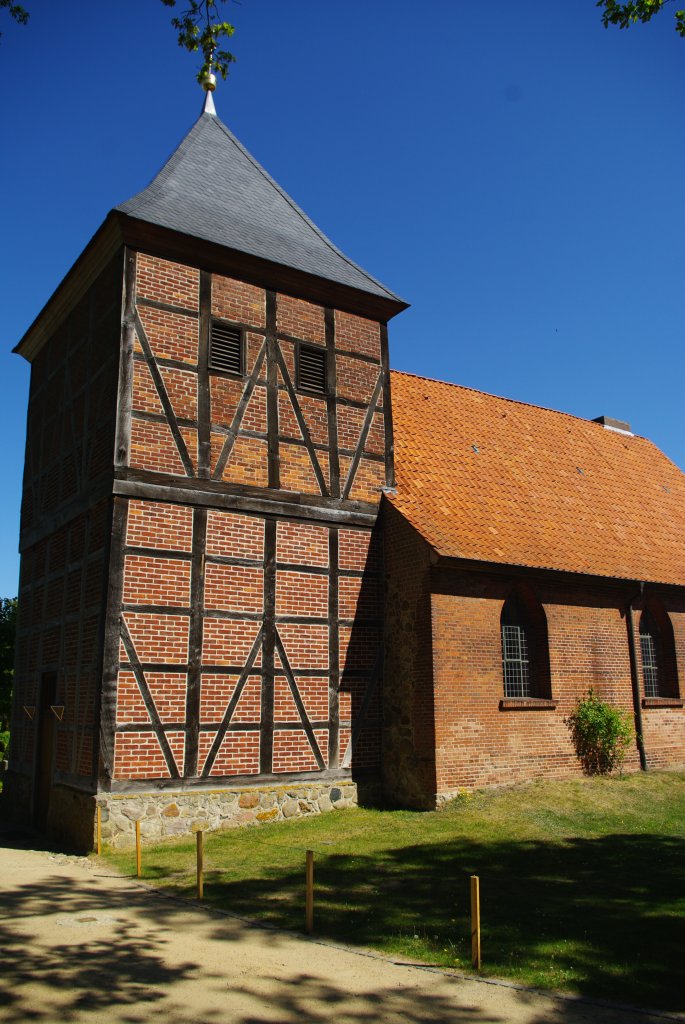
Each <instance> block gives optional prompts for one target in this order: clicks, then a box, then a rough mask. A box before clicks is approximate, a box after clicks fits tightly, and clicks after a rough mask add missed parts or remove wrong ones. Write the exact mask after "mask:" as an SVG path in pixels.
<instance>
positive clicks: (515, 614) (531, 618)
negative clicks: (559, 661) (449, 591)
mask: <svg viewBox="0 0 685 1024" xmlns="http://www.w3.org/2000/svg"><path fill="white" fill-rule="evenodd" d="M500 629H501V635H502V675H503V677H504V696H505V698H508V697H513V698H517V697H518V698H523V699H532V700H551V699H552V678H551V674H550V665H549V641H548V636H547V617H546V615H545V609H544V608H543V606H542V604H541V602H540V600H539V598H538V597H537V595H536V594H535V592H534V591H533V590H532V588H531V587H530V586H528V585H527V584H521V585H519V586H517V587H516V588H515V589H514V590H513V592H512V593H511V594H510V595H509V597H508V598H507V600H506V601H505V602H504V604H503V605H502V615H501V618H500Z"/></svg>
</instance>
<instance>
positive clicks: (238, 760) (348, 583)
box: [7, 94, 406, 847]
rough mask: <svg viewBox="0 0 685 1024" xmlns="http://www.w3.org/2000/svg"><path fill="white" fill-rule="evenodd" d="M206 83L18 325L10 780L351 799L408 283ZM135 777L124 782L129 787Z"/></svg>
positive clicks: (78, 787) (160, 806)
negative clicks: (179, 137) (24, 408)
mask: <svg viewBox="0 0 685 1024" xmlns="http://www.w3.org/2000/svg"><path fill="white" fill-rule="evenodd" d="M405 305H406V304H405V303H403V302H402V301H401V300H400V299H398V298H397V296H395V295H393V294H392V293H391V292H389V291H388V290H387V289H386V288H385V287H383V286H382V285H381V284H379V283H378V282H377V281H376V280H374V279H373V278H371V277H370V276H369V275H368V274H366V273H365V272H364V271H363V270H362V269H360V268H359V267H358V266H356V265H355V264H354V263H353V262H351V261H350V260H349V259H347V258H346V257H345V256H344V255H343V254H342V253H341V252H340V251H339V250H338V249H336V248H335V246H334V245H333V244H332V243H331V242H330V241H329V240H328V239H327V238H326V237H325V236H324V235H323V234H322V233H321V232H320V231H319V230H318V228H316V226H315V225H314V224H313V223H312V222H311V221H310V220H309V219H308V218H307V217H306V216H305V214H304V213H303V212H302V211H301V210H300V209H299V208H298V207H297V206H296V204H295V203H294V202H293V201H292V200H291V199H290V198H289V197H288V196H287V195H286V194H285V193H284V192H283V191H282V189H280V188H279V186H278V185H277V184H276V183H275V182H274V181H273V180H272V179H271V178H270V177H269V175H268V174H267V173H266V172H265V171H264V170H263V169H262V168H261V167H260V166H259V165H258V164H257V163H256V161H255V160H254V159H253V158H252V157H251V156H250V154H249V153H247V152H246V151H245V149H244V148H243V147H242V146H241V145H240V143H239V142H238V141H237V139H236V138H235V137H234V136H233V135H232V134H231V132H230V131H229V130H228V129H227V128H226V126H225V125H224V124H223V123H222V122H221V121H220V120H219V119H218V117H217V116H216V114H215V112H214V106H213V103H212V100H211V94H208V97H207V102H206V104H205V108H204V110H203V112H202V114H201V116H200V118H199V120H198V121H197V122H196V124H195V125H194V126H193V128H192V129H191V131H190V132H189V134H188V135H187V136H186V137H185V139H184V140H183V142H182V143H181V145H180V146H179V148H178V149H177V150H176V152H175V153H174V154H173V156H172V157H171V158H170V160H169V161H168V162H167V164H166V165H165V166H164V167H163V169H162V170H161V172H160V173H159V174H158V175H157V177H156V178H155V179H154V181H153V182H152V183H151V184H150V185H149V186H148V188H146V189H145V190H144V191H143V192H141V193H140V194H139V195H137V196H136V197H134V198H133V199H131V200H129V201H128V202H126V203H123V204H122V205H121V206H119V207H117V208H116V209H115V210H113V211H112V212H111V213H110V214H109V216H108V217H107V219H106V220H105V222H104V224H103V225H102V227H101V228H100V230H99V231H98V232H97V234H96V235H95V236H94V238H93V239H92V241H91V242H90V244H89V245H88V247H87V248H86V250H85V251H84V253H83V254H82V256H81V257H80V258H79V260H78V261H77V263H76V264H75V265H74V267H73V269H72V270H71V272H70V273H69V275H68V276H67V278H66V279H65V280H64V281H63V282H62V284H61V285H60V287H59V288H58V290H57V291H56V292H55V294H54V295H53V297H52V299H51V300H50V302H49V303H48V304H47V306H46V307H45V309H44V310H43V311H42V313H41V314H40V316H39V317H38V319H37V320H36V321H35V323H34V324H33V325H32V327H31V328H30V329H29V331H28V332H27V334H26V335H25V337H24V338H23V339H22V341H21V342H20V344H19V346H18V348H17V351H18V352H20V353H21V354H22V355H23V356H24V357H25V358H26V359H28V360H29V361H30V362H31V366H32V373H31V394H30V412H29V420H28V435H27V459H26V471H25V478H24V496H23V507H22V527H21V551H22V569H21V583H20V614H19V636H18V658H17V672H16V707H15V714H14V721H13V727H12V729H13V731H12V759H11V765H10V773H9V776H8V780H7V790H8V792H9V796H10V799H11V800H12V801H13V802H14V803H15V804H16V805H17V806H19V805H21V806H23V807H24V808H25V810H27V811H28V809H29V808H31V813H32V814H33V816H34V819H35V820H37V821H38V823H39V824H41V825H43V826H47V828H48V830H49V831H52V832H53V833H55V832H56V833H61V834H64V835H67V836H69V837H71V839H72V840H76V841H77V842H78V843H80V845H82V846H86V847H87V846H89V845H90V843H91V841H92V835H93V821H94V813H95V803H96V800H98V801H99V802H100V804H101V805H102V806H103V811H104V822H105V835H106V836H107V835H109V836H111V838H112V839H116V837H117V835H120V836H123V837H126V834H127V832H128V833H130V831H131V829H132V821H133V819H135V818H143V819H144V824H143V829H144V830H145V829H147V830H148V831H149V832H150V833H151V834H167V833H173V832H179V831H184V830H188V829H190V828H191V827H192V826H193V823H194V822H196V821H197V820H207V821H208V823H210V824H220V823H221V822H227V821H231V820H234V821H235V820H237V821H244V820H252V819H255V818H256V819H259V820H268V819H270V818H275V817H279V816H284V815H285V816H290V815H292V814H296V813H303V812H307V811H311V810H317V809H324V808H327V807H329V806H331V804H336V803H337V804H343V805H344V804H347V803H349V802H351V801H353V800H354V798H355V787H356V784H357V782H358V781H360V780H362V779H363V778H364V777H365V776H368V777H371V778H373V777H374V775H376V774H377V771H378V765H379V755H380V737H379V687H378V686H377V683H378V680H379V677H380V673H381V661H382V652H381V624H382V623H381V620H382V586H381V576H380V572H381V562H380V559H381V550H380V545H379V543H378V539H377V537H376V534H375V532H374V526H375V524H376V517H377V511H378V506H379V501H380V498H381V493H382V491H383V489H384V488H385V487H388V486H392V484H393V458H392V426H391V416H390V401H389V374H388V349H387V326H386V325H387V321H388V320H389V319H390V318H391V317H392V316H393V315H395V314H396V313H397V312H399V311H400V310H402V309H403V308H405ZM143 796H144V799H143Z"/></svg>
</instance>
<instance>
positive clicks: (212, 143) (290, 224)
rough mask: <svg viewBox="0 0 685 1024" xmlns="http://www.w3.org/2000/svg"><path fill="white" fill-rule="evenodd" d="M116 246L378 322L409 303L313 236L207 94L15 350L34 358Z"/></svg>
mask: <svg viewBox="0 0 685 1024" xmlns="http://www.w3.org/2000/svg"><path fill="white" fill-rule="evenodd" d="M122 245H125V246H131V247H132V248H133V249H139V250H141V251H143V252H148V253H150V254H151V255H155V256H160V257H162V258H164V259H170V260H176V261H177V262H179V263H184V262H185V263H191V264H193V265H195V266H203V267H205V269H208V270H212V271H214V272H215V273H219V274H227V275H229V276H234V277H240V278H244V279H246V280H251V281H253V282H255V283H259V284H261V285H262V286H264V287H267V288H275V289H277V290H281V291H285V292H287V293H288V294H290V295H297V296H299V297H301V298H305V299H308V300H309V301H312V302H320V303H324V304H326V305H330V306H334V307H335V308H336V309H344V310H346V311H347V312H350V313H356V314H358V315H360V316H369V317H373V318H374V319H378V320H383V321H386V320H389V319H390V318H391V317H393V316H395V315H396V314H397V313H400V312H401V311H402V310H403V309H406V308H407V305H408V303H406V302H405V301H404V300H403V299H400V298H399V297H398V296H397V295H395V294H393V292H391V291H390V290H389V289H388V288H386V287H385V286H384V285H382V284H381V283H380V282H379V281H377V280H376V279H375V278H373V277H371V275H370V274H367V273H366V271H365V270H362V268H361V267H359V266H357V264H356V263H354V262H353V261H352V260H350V259H348V258H347V256H345V255H344V254H343V253H342V252H340V250H339V249H338V248H336V246H335V245H333V243H332V242H331V241H330V240H329V239H328V238H326V236H325V235H324V234H323V232H321V231H319V229H318V228H317V226H316V225H315V224H314V223H313V222H312V221H311V220H310V219H309V217H307V215H306V214H305V213H303V212H302V210H301V209H300V208H299V206H298V205H297V203H295V202H294V201H293V200H292V199H291V198H290V196H288V195H287V194H286V193H285V192H284V191H283V189H282V188H281V187H280V186H279V185H277V184H276V182H275V181H274V180H273V178H272V177H271V176H270V175H269V174H267V172H266V171H265V170H264V168H263V167H261V166H260V165H259V164H258V163H257V161H256V160H255V159H254V157H252V156H250V154H249V153H248V152H247V150H246V149H245V147H244V146H242V145H241V144H240V143H239V142H238V140H237V139H236V137H235V136H234V135H233V134H232V133H231V132H230V131H229V130H228V128H227V127H226V125H225V124H223V123H222V122H221V121H220V120H219V118H218V117H217V116H216V110H215V107H214V100H213V98H212V94H211V92H208V93H207V95H206V98H205V102H204V107H203V110H202V113H201V114H200V117H199V118H198V120H197V121H196V122H195V124H194V125H193V127H192V128H191V129H190V131H189V132H188V134H187V135H186V137H185V138H184V139H183V141H182V142H181V144H180V146H179V147H178V149H177V150H176V151H175V152H174V153H173V154H172V155H171V157H170V158H169V159H168V160H167V162H166V163H165V165H164V166H163V167H162V169H161V171H160V172H159V174H158V175H157V177H156V178H155V179H154V180H153V181H152V182H151V183H150V184H149V185H148V187H147V188H146V189H143V191H142V192H139V193H138V195H136V196H133V198H132V199H129V200H128V201H127V202H125V203H121V204H120V205H119V206H117V207H115V208H114V209H113V210H110V212H109V214H108V215H107V217H106V218H105V220H104V221H103V223H102V224H101V225H100V227H99V229H98V230H97V231H96V233H95V234H94V235H93V237H92V238H91V240H90V242H89V243H88V245H87V246H86V248H85V249H84V250H83V252H82V253H81V255H80V256H79V257H78V259H77V260H76V262H75V263H74V264H73V266H72V267H71V269H70V270H69V271H68V273H67V274H66V276H65V277H64V279H63V280H62V282H61V283H60V284H59V285H58V287H57V288H56V290H55V292H54V293H53V295H52V296H51V298H50V299H49V300H48V301H47V303H46V304H45V306H44V307H43V309H42V310H41V312H40V313H39V314H38V316H37V317H36V319H35V320H34V321H33V323H32V324H31V326H30V327H29V328H28V330H27V331H26V333H25V334H24V336H23V338H22V339H21V341H20V342H19V344H18V345H17V346H16V348H15V349H14V351H15V352H19V353H20V354H21V355H23V356H24V357H25V358H26V359H28V360H29V362H30V361H31V360H33V359H34V358H35V356H36V354H37V353H38V352H39V351H40V349H41V348H42V346H43V345H44V344H45V342H46V341H47V340H48V339H49V338H50V335H51V332H52V331H54V329H55V327H56V326H57V325H58V324H59V323H61V321H62V320H63V318H64V316H65V315H66V314H67V312H68V311H69V309H71V308H72V306H73V304H74V303H75V302H76V301H77V300H78V299H79V298H80V296H82V295H83V294H85V291H86V289H87V288H89V287H90V285H91V284H92V282H93V281H94V280H95V279H96V278H97V276H98V275H99V274H100V273H101V272H102V270H103V269H104V268H105V267H106V266H107V265H108V263H109V261H110V260H111V259H112V258H113V256H114V255H115V253H116V252H117V251H119V250H120V249H121V247H122Z"/></svg>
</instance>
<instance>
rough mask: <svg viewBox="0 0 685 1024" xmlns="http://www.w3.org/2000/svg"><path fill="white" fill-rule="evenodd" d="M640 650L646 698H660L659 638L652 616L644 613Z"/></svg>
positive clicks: (641, 623) (641, 625)
mask: <svg viewBox="0 0 685 1024" xmlns="http://www.w3.org/2000/svg"><path fill="white" fill-rule="evenodd" d="M640 648H641V650H642V677H643V679H644V684H645V697H658V696H659V690H660V683H661V680H660V679H659V675H660V665H659V662H660V658H659V637H658V635H657V631H656V627H655V625H654V621H653V619H652V617H651V615H650V614H649V613H648V612H647V611H644V612H643V613H642V616H641V617H640Z"/></svg>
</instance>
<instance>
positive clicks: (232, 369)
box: [209, 320, 243, 373]
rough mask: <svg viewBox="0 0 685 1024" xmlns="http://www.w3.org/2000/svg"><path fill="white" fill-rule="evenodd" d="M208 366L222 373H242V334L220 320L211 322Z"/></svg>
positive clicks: (237, 328) (237, 329)
mask: <svg viewBox="0 0 685 1024" xmlns="http://www.w3.org/2000/svg"><path fill="white" fill-rule="evenodd" d="M209 365H210V366H211V368H212V369H213V370H221V371H222V373H242V372H243V332H242V331H241V330H240V328H239V327H231V325H230V324H224V323H222V322H221V321H220V320H212V330H211V335H210V340H209Z"/></svg>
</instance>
